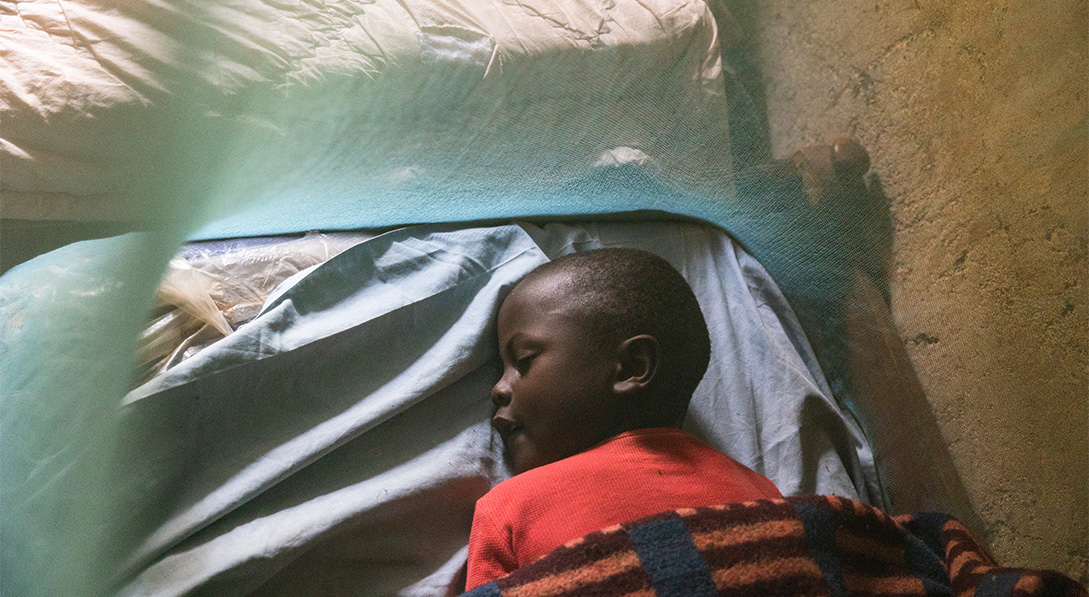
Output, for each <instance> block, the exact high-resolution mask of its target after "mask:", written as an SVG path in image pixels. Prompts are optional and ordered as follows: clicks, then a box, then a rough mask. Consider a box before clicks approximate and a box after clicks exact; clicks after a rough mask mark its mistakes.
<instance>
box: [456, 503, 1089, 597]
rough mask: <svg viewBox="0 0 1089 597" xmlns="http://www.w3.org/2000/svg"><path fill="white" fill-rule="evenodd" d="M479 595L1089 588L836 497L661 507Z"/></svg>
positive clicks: (946, 520) (962, 535)
mask: <svg viewBox="0 0 1089 597" xmlns="http://www.w3.org/2000/svg"><path fill="white" fill-rule="evenodd" d="M467 595H469V596H472V597H484V596H489V597H498V596H502V597H522V596H525V597H529V596H533V597H545V596H556V597H559V596H575V595H580V596H584V595H592V596H595V597H596V596H602V597H604V596H612V595H615V596H621V595H625V596H629V597H636V596H638V597H653V596H658V597H667V596H678V597H682V596H683V597H698V596H712V595H902V596H907V595H920V596H922V595H956V596H957V597H962V596H963V597H967V596H971V595H975V596H998V595H1010V596H1013V595H1017V596H1021V595H1024V596H1029V595H1049V596H1051V595H1055V596H1083V597H1084V596H1086V595H1087V593H1086V590H1085V589H1084V588H1083V587H1082V586H1081V585H1079V584H1078V583H1076V582H1074V581H1073V580H1071V579H1070V578H1068V577H1066V576H1063V575H1062V574H1059V573H1057V572H1051V571H1044V570H1025V569H1018V568H1000V567H998V566H997V565H996V564H995V562H994V561H993V560H992V559H991V558H990V556H988V555H987V554H986V552H985V551H984V550H983V548H982V547H981V546H980V545H979V543H977V542H976V540H975V539H974V538H973V537H972V536H971V534H970V533H969V532H968V530H967V529H965V528H964V526H963V525H961V524H960V523H959V522H957V521H956V520H954V519H952V518H950V517H949V516H946V515H942V514H930V513H927V514H915V515H909V516H897V517H892V516H889V515H888V514H885V513H884V512H882V511H880V510H878V509H876V508H873V507H871V506H868V505H866V504H863V503H860V502H857V501H852V500H847V499H842V498H838V497H835V496H803V497H792V498H786V499H781V500H761V501H757V502H748V503H744V504H727V505H723V506H714V507H709V508H691V509H682V510H676V511H670V512H664V513H662V514H658V515H655V516H650V517H647V518H643V519H640V520H636V521H633V522H629V523H625V524H620V525H616V526H613V527H610V528H607V529H604V530H601V531H598V532H596V533H591V534H589V535H586V536H585V537H582V538H580V539H577V540H575V541H572V542H570V543H568V544H567V545H564V546H562V547H559V548H557V549H556V550H554V551H553V552H552V553H550V554H548V555H546V556H544V557H543V558H541V559H540V560H537V561H536V562H534V563H532V564H529V565H527V566H523V567H522V568H519V569H518V570H516V571H514V572H512V573H511V574H509V575H508V576H505V577H503V578H500V579H498V580H496V581H494V582H490V583H488V584H486V585H483V586H480V587H477V588H476V589H475V590H473V591H471V592H469V593H467Z"/></svg>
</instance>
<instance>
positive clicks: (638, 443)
mask: <svg viewBox="0 0 1089 597" xmlns="http://www.w3.org/2000/svg"><path fill="white" fill-rule="evenodd" d="M778 497H782V496H781V494H780V493H779V490H778V489H776V487H775V485H774V484H772V482H771V481H769V480H768V479H767V478H766V477H764V476H763V475H760V474H757V473H755V472H753V471H752V470H751V469H749V468H747V467H745V466H744V465H742V464H740V463H738V462H737V461H735V460H734V459H732V458H730V457H729V456H726V455H725V454H722V453H721V452H718V451H716V450H714V449H713V448H711V447H710V446H708V445H706V444H704V443H703V442H701V441H699V440H697V439H696V438H694V437H692V436H690V435H688V434H687V433H685V432H683V431H681V430H679V429H673V428H656V429H637V430H635V431H629V432H626V433H621V434H620V435H617V436H615V437H613V438H611V439H609V440H606V441H604V442H602V443H601V444H598V445H597V446H595V447H593V448H591V449H589V450H587V451H586V452H582V453H581V454H576V455H574V456H571V457H569V458H564V459H563V460H559V461H556V462H553V463H551V464H547V465H545V466H541V467H538V468H535V469H532V470H529V471H526V472H524V473H522V474H520V475H517V476H515V477H512V478H511V479H508V480H507V481H504V482H503V483H500V484H499V485H497V486H496V487H495V488H494V489H492V490H491V491H490V492H488V493H487V494H486V495H485V496H484V497H482V498H480V499H479V500H478V501H477V503H476V513H475V514H474V517H473V528H472V532H471V534H470V537H469V563H468V582H467V583H466V588H467V589H470V590H471V589H473V588H475V587H477V586H479V585H482V584H484V583H487V582H489V581H491V580H495V579H496V578H499V577H501V576H504V575H506V574H507V573H509V572H511V571H513V570H515V569H517V568H518V567H520V566H522V565H524V564H527V563H529V562H532V561H534V560H536V559H537V558H539V557H541V556H543V555H545V554H547V553H548V552H550V551H552V550H553V549H555V548H557V547H559V546H561V545H563V544H564V543H567V542H568V541H570V540H572V539H577V538H579V537H581V536H583V535H586V534H588V533H592V532H594V531H599V530H601V529H603V528H605V527H608V526H611V525H614V524H617V523H621V522H626V521H629V520H634V519H638V518H642V517H644V516H649V515H651V514H656V513H658V512H662V511H665V510H673V509H677V508H688V507H696V506H712V505H715V504H724V503H729V502H747V501H751V500H756V499H762V498H778Z"/></svg>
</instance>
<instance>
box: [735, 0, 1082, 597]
mask: <svg viewBox="0 0 1089 597" xmlns="http://www.w3.org/2000/svg"><path fill="white" fill-rule="evenodd" d="M730 8H731V9H732V10H733V13H734V17H735V20H736V22H737V23H738V24H739V25H740V26H739V29H740V30H741V31H745V32H746V33H745V37H744V38H743V39H742V40H741V43H742V45H743V47H744V48H745V49H746V50H747V51H748V52H749V54H748V55H749V56H750V57H751V60H752V61H753V62H754V64H755V66H756V69H757V70H759V71H760V72H761V73H762V75H763V89H759V88H756V89H755V92H756V95H757V97H758V100H759V99H760V98H759V96H760V95H761V94H762V95H763V96H764V97H763V100H764V105H765V106H766V112H767V120H768V123H769V130H770V141H771V149H772V153H773V154H774V155H775V156H776V157H786V156H789V155H790V153H791V152H793V151H794V150H795V149H797V148H799V147H802V146H804V145H807V144H812V143H820V142H823V143H828V142H831V141H832V140H833V139H834V138H836V137H838V136H841V135H845V134H846V135H851V136H854V137H856V138H858V139H859V140H860V141H861V142H862V144H863V146H864V147H866V148H867V149H868V150H869V152H870V154H871V158H872V161H873V170H874V171H875V172H877V173H878V175H879V176H880V179H881V182H882V183H883V185H884V191H885V193H886V194H887V195H888V196H889V198H890V199H891V201H892V216H893V221H894V226H895V232H894V240H893V263H892V271H890V273H889V275H890V281H891V286H892V304H893V312H894V315H895V319H896V322H897V325H898V327H899V331H900V334H901V337H902V339H903V342H904V345H905V347H906V349H907V351H908V354H909V355H910V358H911V361H912V363H913V366H914V368H915V370H916V372H917V374H918V377H919V379H920V381H921V383H922V385H923V387H924V389H925V391H926V394H927V397H928V399H929V401H930V403H931V405H932V407H933V409H934V411H935V413H936V415H937V417H938V419H939V421H940V426H941V430H942V433H943V435H944V437H945V439H946V441H947V442H948V444H949V446H950V450H951V452H952V455H953V458H954V461H955V463H956V466H957V468H958V469H959V472H960V474H961V475H962V477H963V479H964V482H965V484H966V486H967V489H968V493H969V497H970V498H971V500H972V502H973V503H974V505H975V507H976V509H977V510H978V512H979V514H980V515H981V517H982V519H983V521H984V526H985V529H986V537H985V541H986V542H987V544H988V545H989V546H990V548H991V549H992V551H993V553H994V554H995V556H996V557H997V558H998V559H999V561H1000V562H1004V563H1009V564H1011V565H1019V566H1034V567H1045V568H1053V569H1057V570H1060V571H1063V572H1065V573H1067V574H1070V575H1072V576H1073V577H1075V578H1078V579H1080V580H1081V582H1083V583H1086V582H1089V564H1087V556H1089V504H1087V500H1089V399H1087V396H1089V379H1087V362H1089V335H1087V333H1086V330H1087V329H1089V326H1087V296H1089V293H1087V286H1089V275H1087V260H1086V253H1087V249H1086V247H1087V237H1089V232H1087V229H1089V212H1087V206H1089V174H1087V155H1089V148H1087V131H1089V128H1087V122H1089V121H1087V114H1089V110H1087V101H1089V99H1087V91H1089V89H1087V88H1089V85H1087V82H1089V70H1087V69H1086V64H1087V31H1086V27H1085V23H1086V22H1089V10H1087V2H1086V1H1085V0H1055V1H1053V2H1031V1H1030V0H1020V1H1010V0H987V1H979V0H975V1H969V2H965V1H957V0H896V1H887V0H865V1H863V0H828V1H826V2H820V3H816V2H812V3H797V2H791V1H789V0H761V1H759V2H757V1H755V0H754V1H748V0H739V1H736V2H733V3H730Z"/></svg>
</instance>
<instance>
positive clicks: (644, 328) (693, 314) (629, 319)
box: [527, 248, 711, 425]
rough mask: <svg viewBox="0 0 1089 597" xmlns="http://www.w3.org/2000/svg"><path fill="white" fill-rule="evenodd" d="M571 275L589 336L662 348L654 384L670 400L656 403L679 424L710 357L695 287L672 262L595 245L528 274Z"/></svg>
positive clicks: (570, 286)
mask: <svg viewBox="0 0 1089 597" xmlns="http://www.w3.org/2000/svg"><path fill="white" fill-rule="evenodd" d="M552 273H563V274H567V276H568V277H567V280H566V288H565V291H566V292H567V293H568V295H569V297H570V301H571V305H572V306H573V307H574V308H575V309H576V310H578V311H579V312H580V316H582V317H584V318H585V325H586V331H587V340H588V341H590V342H595V343H597V344H599V345H600V346H601V348H602V349H612V348H615V345H616V344H615V343H616V342H621V341H623V340H625V339H627V338H630V337H632V336H636V335H639V334H649V335H651V336H654V337H655V338H656V339H657V340H658V343H659V345H660V347H661V351H660V353H661V354H660V355H659V363H658V371H657V372H656V374H655V381H654V382H653V384H654V385H655V386H656V387H657V388H659V389H664V391H658V392H657V394H659V396H660V397H661V398H667V399H668V400H667V402H668V404H659V405H657V407H658V409H660V410H661V412H662V415H663V416H664V417H666V418H669V419H670V421H669V423H670V424H673V425H680V423H681V420H682V419H683V418H684V413H685V411H686V410H687V408H688V402H689V400H690V399H691V398H692V393H693V392H694V391H695V390H696V386H697V385H699V382H700V380H701V379H703V375H704V373H706V372H707V364H708V363H709V362H710V358H711V338H710V335H709V334H708V332H707V321H706V320H705V319H704V317H703V312H702V311H701V310H700V305H699V302H698V301H697V300H696V295H695V294H694V293H693V292H692V288H691V287H690V286H689V285H688V282H687V281H685V279H684V277H683V276H681V274H680V272H678V271H677V270H676V269H675V268H674V267H673V266H672V265H670V263H669V262H668V261H666V260H665V259H662V258H661V257H658V256H657V255H654V254H653V253H649V252H647V251H641V250H638V249H623V248H610V249H595V250H591V251H583V252H578V253H572V254H569V255H565V256H563V257H560V258H557V259H555V260H554V261H551V262H549V263H546V264H544V265H542V266H540V267H539V268H537V269H536V270H534V271H533V272H531V273H530V274H529V276H528V277H527V279H530V278H537V277H540V276H543V275H545V274H552Z"/></svg>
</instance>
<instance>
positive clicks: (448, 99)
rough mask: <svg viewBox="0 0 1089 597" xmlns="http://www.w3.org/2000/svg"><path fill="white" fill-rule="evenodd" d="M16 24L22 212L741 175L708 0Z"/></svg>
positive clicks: (399, 219) (117, 213)
mask: <svg viewBox="0 0 1089 597" xmlns="http://www.w3.org/2000/svg"><path fill="white" fill-rule="evenodd" d="M0 32H2V35H0V54H2V55H3V56H4V59H3V60H2V61H0V81H2V82H3V84H2V85H0V120H3V122H4V127H3V130H2V131H0V135H2V138H0V170H2V171H3V172H4V177H3V180H2V181H0V193H2V196H3V199H4V210H5V217H9V218H20V219H31V220H42V219H45V220H48V219H71V220H100V221H110V222H128V223H132V224H133V225H143V226H149V225H152V224H154V225H162V224H163V222H171V221H181V222H187V221H193V222H197V223H199V222H208V221H216V222H217V223H216V224H215V225H214V226H211V227H210V228H207V229H205V230H202V231H199V232H193V230H192V229H190V232H191V233H192V236H193V237H202V238H214V237H225V236H238V235H254V234H261V233H267V232H274V233H281V232H298V231H304V230H308V229H344V228H351V227H362V226H372V225H377V224H403V223H407V222H413V221H440V220H459V219H461V220H464V219H467V218H470V217H479V216H475V215H473V213H472V207H473V206H474V205H479V206H481V207H482V208H484V209H483V211H485V214H484V215H485V217H501V216H503V215H516V214H514V213H511V214H504V213H501V212H502V210H501V209H498V207H499V206H500V205H501V204H502V202H503V201H504V200H506V199H504V198H508V199H509V198H510V197H511V196H523V197H524V196H525V195H527V194H534V193H548V192H551V191H555V190H556V189H562V188H565V185H570V183H573V182H574V181H580V180H585V179H586V178H587V177H588V176H591V175H592V174H593V173H595V172H597V171H600V170H602V169H605V170H608V169H611V168H615V167H617V166H621V165H628V166H631V167H633V168H639V169H642V170H645V171H648V172H655V173H668V177H669V178H671V179H676V180H677V181H678V182H680V183H682V184H684V185H685V186H687V187H694V188H699V187H700V186H701V185H702V186H703V187H706V188H708V189H712V188H713V189H714V190H715V192H716V193H717V194H722V193H727V192H729V185H728V184H723V183H722V181H723V180H724V179H728V174H729V171H730V158H729V149H728V141H727V139H728V135H727V128H726V127H727V125H726V113H725V102H724V98H723V83H722V78H721V68H722V67H721V60H720V57H719V53H718V40H717V28H716V25H715V22H714V19H713V17H712V15H711V13H710V11H709V10H708V8H707V6H706V5H705V3H704V2H703V1H702V0H668V1H667V0H643V1H638V2H636V1H609V2H599V1H596V0H528V1H518V2H513V1H509V0H479V1H473V2H461V1H457V0H444V1H435V0H406V1H397V0H341V1H337V2H323V3H308V2H298V3H294V2H292V3H285V2H275V1H272V0H230V1H227V2H214V3H207V2H196V1H179V2H139V3H128V2H125V3H116V2H110V1H107V0H59V1H53V2H46V1H41V0H36V1H27V0H19V1H16V2H14V3H13V4H11V3H9V4H5V5H4V6H2V7H0ZM724 175H725V176H724ZM711 180H713V181H715V184H710V183H709V181H711ZM563 195H564V196H565V197H567V198H568V201H570V202H572V203H571V205H578V204H579V202H580V201H581V202H583V203H584V202H585V200H586V197H581V198H580V197H573V196H574V195H578V193H577V192H575V191H573V190H572V189H571V188H570V186H567V191H566V192H565V193H563ZM522 203H523V204H524V200H523V201H522ZM614 207H615V206H614ZM512 209H513V208H512ZM611 210H612V211H615V209H613V208H611ZM459 215H460V217H459ZM227 216H230V217H227ZM383 220H384V221H383Z"/></svg>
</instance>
